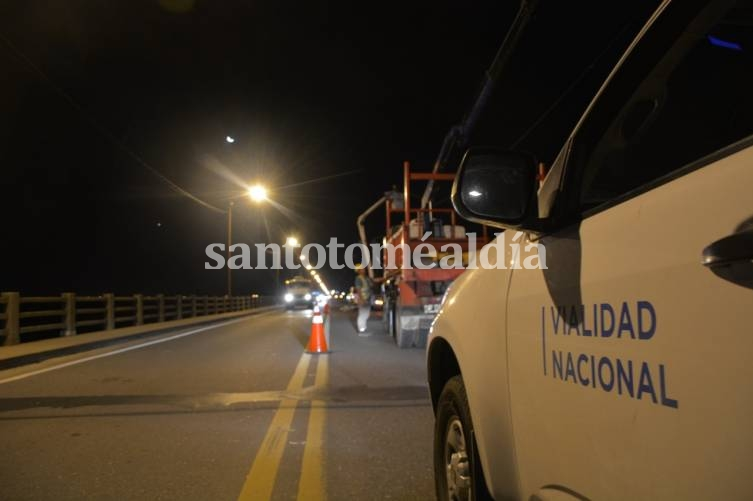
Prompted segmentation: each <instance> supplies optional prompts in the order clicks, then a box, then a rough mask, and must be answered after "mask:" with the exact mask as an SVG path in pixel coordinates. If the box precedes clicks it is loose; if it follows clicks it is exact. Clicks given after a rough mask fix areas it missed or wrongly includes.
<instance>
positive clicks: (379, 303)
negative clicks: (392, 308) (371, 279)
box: [374, 298, 384, 306]
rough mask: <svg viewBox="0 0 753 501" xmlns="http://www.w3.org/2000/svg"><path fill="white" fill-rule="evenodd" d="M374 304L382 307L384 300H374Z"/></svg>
mask: <svg viewBox="0 0 753 501" xmlns="http://www.w3.org/2000/svg"><path fill="white" fill-rule="evenodd" d="M374 304H375V305H377V306H382V305H383V304H384V299H382V298H377V299H375V300H374Z"/></svg>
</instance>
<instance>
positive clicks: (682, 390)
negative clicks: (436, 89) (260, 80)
mask: <svg viewBox="0 0 753 501" xmlns="http://www.w3.org/2000/svg"><path fill="white" fill-rule="evenodd" d="M752 90H753V6H752V5H751V2H747V1H746V2H741V1H736V2H729V1H726V2H725V1H711V2H708V1H695V0H682V1H679V0H674V1H671V2H670V1H663V2H660V3H659V6H658V9H657V10H656V11H655V12H654V14H653V15H652V16H651V17H650V19H649V20H648V22H647V23H646V24H645V26H644V27H643V28H642V30H640V32H639V34H638V36H637V37H636V38H635V40H634V41H633V42H632V43H631V44H630V45H629V47H628V49H627V50H626V52H625V53H624V54H623V56H622V57H621V58H620V59H619V62H618V63H617V64H616V66H615V67H614V69H613V70H612V72H611V73H610V74H609V76H608V78H607V79H606V81H605V82H604V84H603V85H602V86H601V88H600V89H599V91H598V93H597V94H596V95H595V97H594V98H593V100H592V101H591V104H590V105H589V106H588V107H587V109H586V111H585V113H584V114H583V116H582V117H581V119H580V120H579V122H578V123H577V125H576V127H575V129H574V130H573V131H572V133H571V134H570V136H569V138H568V139H567V141H566V142H565V144H564V145H562V149H561V152H560V154H559V155H558V156H557V158H556V160H555V161H554V162H553V163H552V165H551V166H550V168H549V169H548V171H547V174H546V177H545V178H544V179H543V180H542V179H540V178H537V171H538V169H537V161H536V159H535V158H534V157H532V156H531V155H529V154H524V153H520V152H515V151H501V150H495V149H492V148H483V149H477V148H476V149H475V148H471V149H470V150H468V152H467V153H466V154H465V157H464V159H463V162H462V164H461V167H460V170H459V172H458V175H457V179H456V180H455V185H454V188H453V203H454V204H455V207H456V209H457V210H458V212H459V213H460V214H461V215H462V216H464V217H466V218H467V219H470V220H472V221H475V222H479V223H483V224H488V225H492V226H495V227H497V228H504V229H507V230H508V231H506V232H505V233H503V235H505V237H506V239H507V241H508V242H510V241H513V240H515V239H517V241H518V242H519V246H517V247H516V246H511V245H506V246H504V247H502V249H504V250H502V251H500V252H501V253H502V254H500V253H499V252H496V251H493V252H491V253H490V254H494V255H496V258H497V260H498V261H497V262H498V263H500V264H501V265H502V266H497V267H495V268H492V269H477V270H471V271H468V272H466V273H464V274H463V275H462V276H461V277H460V278H459V279H457V280H456V281H455V282H454V283H453V284H452V286H451V288H450V290H449V291H448V292H447V293H446V295H445V297H444V299H443V303H442V308H441V310H440V313H439V314H438V316H437V317H436V319H435V321H434V323H433V325H432V328H431V332H430V335H429V342H428V347H427V365H428V379H429V385H430V389H431V396H432V402H433V405H434V410H435V415H436V427H435V453H434V464H435V477H436V487H437V495H438V498H439V499H441V500H471V499H476V500H478V499H489V498H494V499H497V500H501V499H526V500H527V499H531V500H565V499H567V500H582V499H626V500H638V499H682V500H689V499H753V476H752V475H751V472H753V328H752V327H751V325H752V323H753V136H751V134H753V91H752ZM533 153H535V152H533ZM498 238H501V237H498ZM531 243H535V244H538V246H534V245H529V244H531ZM526 248H527V249H528V253H529V254H531V253H535V254H536V255H537V256H538V257H539V258H540V259H539V261H541V264H545V266H546V268H543V266H541V267H539V268H538V269H526V268H525V267H523V266H505V265H510V264H511V263H516V262H520V257H521V256H516V255H514V253H515V252H516V249H520V250H521V252H525V251H526ZM529 257H530V256H529ZM511 268H512V269H511Z"/></svg>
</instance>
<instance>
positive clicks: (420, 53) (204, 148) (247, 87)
mask: <svg viewBox="0 0 753 501" xmlns="http://www.w3.org/2000/svg"><path fill="white" fill-rule="evenodd" d="M558 3H560V4H563V3H564V2H558ZM601 3H607V4H609V2H601ZM594 5H598V3H596V2H595V3H594ZM592 7H593V6H592ZM600 9H601V11H598V12H596V13H595V15H596V16H600V17H597V18H598V19H600V22H599V25H598V28H597V29H596V31H597V34H596V35H594V36H593V37H591V36H590V35H589V36H585V35H582V33H581V31H580V30H579V29H578V27H577V25H571V26H569V27H568V29H567V30H562V28H561V22H560V21H561V20H557V23H558V24H559V25H560V28H559V29H560V32H558V33H552V34H551V35H550V38H548V39H543V41H542V42H540V43H537V44H534V45H535V47H536V50H538V53H537V56H536V59H530V58H525V59H521V60H520V61H521V62H519V64H518V65H519V67H520V68H522V69H525V70H528V72H529V74H528V76H527V77H526V78H527V80H525V82H526V83H525V84H521V83H519V82H518V83H516V81H515V80H513V79H510V80H506V89H505V92H506V93H507V94H508V95H514V96H515V99H513V101H515V102H516V103H517V105H516V106H514V107H513V108H511V109H510V110H509V113H508V114H507V115H504V114H502V115H504V116H505V119H504V120H500V119H498V120H497V121H496V123H498V124H499V123H504V125H498V127H492V126H490V125H489V123H488V122H489V121H488V120H487V123H486V125H485V127H486V129H485V130H486V131H487V134H486V137H485V142H489V138H490V137H493V136H494V135H502V132H504V133H505V134H506V135H507V136H509V137H513V136H515V135H516V134H517V133H519V132H521V131H525V130H526V129H527V128H528V127H529V126H530V124H531V123H532V122H533V121H534V119H535V118H536V116H538V115H540V113H541V112H542V111H543V110H546V109H547V107H548V106H549V105H550V104H551V102H552V101H554V100H555V99H556V97H557V96H558V95H559V94H560V93H561V92H562V91H563V90H564V89H566V88H568V86H569V85H570V84H571V83H572V81H573V80H574V78H575V77H576V76H577V75H579V74H580V72H581V71H582V68H583V67H584V66H586V65H587V64H588V63H590V62H591V61H592V60H593V58H594V57H596V56H597V55H599V54H601V53H602V51H603V50H604V47H605V45H604V41H603V39H609V38H610V37H611V36H612V34H614V33H615V26H618V25H621V23H624V22H625V16H624V15H625V11H626V9H627V8H626V7H619V8H616V7H613V6H611V5H608V6H606V7H604V6H601V7H600ZM620 9H622V10H620ZM516 10H517V3H516V2H432V3H426V4H424V3H416V4H408V3H405V4H403V3H400V4H385V3H371V4H359V3H352V2H347V3H346V2H343V3H341V4H335V3H323V2H322V3H320V2H295V3H293V2H270V1H256V2H248V1H246V2H241V1H218V0H213V1H208V0H195V1H190V0H161V1H158V0H142V1H112V2H96V1H86V0H68V1H65V2H60V1H58V0H28V1H17V2H2V4H0V35H2V39H1V40H0V65H2V78H1V79H0V109H1V110H2V116H3V119H2V121H0V169H2V176H1V179H2V184H3V186H2V194H1V195H0V200H2V201H1V202H0V203H1V205H0V207H2V220H3V224H2V238H1V241H2V244H1V245H2V247H1V248H0V249H1V250H0V252H1V261H0V289H2V290H6V291H9V290H19V291H21V292H22V294H57V293H60V292H62V291H69V290H70V291H76V292H79V293H87V294H88V293H101V292H108V291H113V292H116V293H122V294H126V293H134V292H143V293H157V292H164V293H167V294H170V293H173V294H174V293H178V292H180V293H187V294H190V293H201V294H204V293H209V294H221V293H223V292H224V288H225V272H224V271H205V270H204V262H205V261H206V257H205V255H204V248H205V247H206V245H207V244H209V243H213V242H224V241H225V231H226V230H225V228H226V226H225V224H226V222H225V221H226V220H225V215H224V214H221V213H217V212H215V211H213V210H210V209H208V208H206V207H203V206H202V205H200V204H198V203H196V202H195V201H193V200H191V199H190V198H188V197H186V196H184V195H181V194H179V193H177V192H176V191H175V190H174V189H171V187H170V186H169V185H168V184H167V183H166V182H165V181H164V180H163V179H160V177H159V176H158V175H156V174H155V172H154V170H156V171H158V172H159V173H161V175H163V176H165V177H166V178H168V179H169V180H171V181H172V182H174V183H176V184H177V185H179V186H181V187H182V188H184V189H186V190H187V191H189V192H190V193H192V194H194V195H196V196H197V197H199V198H201V199H202V200H205V201H207V202H209V203H210V204H211V205H213V206H216V207H219V208H222V209H224V208H226V207H227V205H228V203H229V201H231V200H235V202H236V205H235V210H234V216H235V225H234V233H235V241H242V242H246V243H249V244H253V243H256V242H263V241H264V242H266V241H277V242H280V243H281V242H282V241H283V239H284V237H285V235H288V234H295V235H297V236H298V237H299V238H300V239H301V240H302V241H303V242H304V243H306V242H320V243H326V242H327V241H328V239H329V238H330V237H337V238H338V239H339V240H340V241H342V242H344V243H346V244H348V243H352V242H355V241H356V239H357V234H356V229H355V218H356V216H357V215H358V214H359V213H360V212H361V211H362V210H364V209H365V208H366V207H368V206H369V205H370V204H371V203H372V202H373V201H374V200H376V199H377V198H378V197H379V196H380V195H381V194H382V192H383V191H385V190H387V189H389V188H390V187H391V186H392V185H393V184H397V185H399V184H400V182H401V164H402V161H403V160H410V161H411V162H412V163H413V164H414V166H415V167H416V168H417V169H420V170H430V169H431V167H432V165H433V162H434V160H435V158H436V156H437V153H438V152H439V148H440V146H441V143H442V139H443V137H444V135H445V133H446V132H447V131H448V130H449V128H450V127H451V126H452V125H454V124H456V123H458V122H459V121H460V120H461V119H462V117H463V115H464V114H465V113H466V112H467V111H468V110H469V109H470V107H471V105H472V104H473V102H474V99H475V97H476V94H477V92H478V90H479V88H480V85H481V82H482V79H483V76H484V72H485V70H486V69H487V68H488V67H489V65H490V63H491V61H492V59H493V57H494V55H495V53H496V51H497V49H498V48H499V46H500V44H501V42H502V40H503V38H504V35H505V33H506V30H507V28H508V27H509V25H510V23H511V21H512V19H513V16H514V14H515V11H516ZM574 14H575V15H574V19H578V13H574ZM558 15H559V14H558ZM556 17H557V16H554V17H552V19H556ZM580 19H581V21H582V22H583V23H586V20H585V19H584V18H583V17H582V16H581V17H580ZM557 23H555V25H556V24H557ZM599 37H601V38H599ZM564 41H568V42H569V43H570V45H568V43H564ZM548 64H557V65H559V66H557V67H555V69H556V71H555V72H551V71H550V70H551V68H550V70H547V68H548V66H547V65H548ZM598 69H599V68H598V65H597V70H598ZM599 71H603V69H601V70H599ZM553 74H555V75H557V78H553V77H552V75H553ZM597 81H599V79H598V78H596V77H594V78H592V79H590V80H586V81H585V83H584V84H583V86H584V89H585V90H584V89H580V88H578V89H576V92H574V93H573V95H575V96H576V98H575V99H573V100H572V101H573V103H574V104H572V105H570V107H569V108H567V110H568V113H563V115H562V117H560V118H557V119H555V120H553V121H552V122H551V123H552V124H554V125H552V126H545V127H543V129H542V130H543V131H544V133H545V135H546V136H547V138H550V139H551V138H559V137H560V136H562V135H563V134H564V131H566V130H567V129H568V127H570V126H571V124H572V122H573V120H574V119H573V118H572V117H573V116H576V115H577V113H575V112H574V110H577V109H580V108H581V107H582V106H583V105H584V103H585V102H586V101H585V100H584V97H582V96H587V95H588V92H589V91H588V89H592V88H593V87H594V85H596V84H595V82H597ZM578 95H580V96H581V98H580V99H578V98H577V96H578ZM526 100H528V102H530V103H535V106H528V107H526V106H523V105H522V104H521V102H526ZM499 106H502V105H499ZM500 116H501V115H500ZM481 128H482V130H483V129H484V125H483V124H482V126H481ZM488 131H495V132H494V134H492V135H491V136H490V135H489V133H488ZM480 134H481V133H480ZM226 135H231V136H233V137H234V138H235V139H236V142H235V143H234V144H232V145H231V144H227V143H226V142H225V136H226ZM495 142H496V141H495ZM508 142H509V141H508ZM333 176H334V177H333ZM325 178H326V179H325ZM234 180H235V181H234ZM254 181H260V182H263V183H264V184H266V185H267V186H268V187H269V188H270V190H271V193H270V196H271V197H272V198H273V199H274V200H275V201H276V202H277V203H278V204H280V205H281V206H283V207H284V208H285V210H282V211H281V210H279V209H277V208H275V207H274V206H273V205H269V204H268V205H266V206H263V207H260V206H255V205H252V204H251V203H249V202H248V201H247V199H244V198H243V197H242V192H241V187H240V183H251V182H254ZM382 224H383V223H382V222H381V221H380V220H376V221H375V222H374V224H373V229H372V236H373V237H377V236H379V235H377V234H376V233H377V232H378V229H380V228H381V225H382ZM351 273H352V272H349V271H345V272H339V273H333V272H327V271H326V270H325V271H324V277H325V280H326V281H327V282H328V283H329V284H330V285H331V286H334V287H337V288H344V287H347V286H349V285H350V281H351V278H352V275H351ZM273 276H274V275H273V274H271V273H269V272H263V271H240V272H236V275H235V279H234V280H235V291H236V292H238V293H247V292H260V293H271V292H272V291H273V289H274V287H273V281H272V278H273Z"/></svg>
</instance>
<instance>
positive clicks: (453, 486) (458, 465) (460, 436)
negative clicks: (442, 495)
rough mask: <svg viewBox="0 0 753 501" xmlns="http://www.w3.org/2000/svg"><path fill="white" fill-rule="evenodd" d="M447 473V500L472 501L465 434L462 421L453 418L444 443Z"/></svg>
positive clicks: (448, 426)
mask: <svg viewBox="0 0 753 501" xmlns="http://www.w3.org/2000/svg"><path fill="white" fill-rule="evenodd" d="M444 458H445V472H446V475H447V499H449V500H451V501H470V499H471V475H470V471H471V468H470V463H469V462H468V449H467V448H466V440H465V432H464V431H463V423H461V422H460V419H459V418H457V417H453V418H452V420H451V421H450V423H449V424H448V425H447V433H446V434H445V442H444Z"/></svg>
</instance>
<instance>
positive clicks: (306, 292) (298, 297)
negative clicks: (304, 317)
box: [283, 277, 318, 310]
mask: <svg viewBox="0 0 753 501" xmlns="http://www.w3.org/2000/svg"><path fill="white" fill-rule="evenodd" d="M317 296H318V293H317V287H316V286H315V285H314V283H313V282H312V281H311V280H308V279H306V278H303V277H295V278H291V279H290V280H286V281H285V294H284V295H283V300H284V301H285V309H286V310H292V309H293V308H299V307H305V308H309V309H312V308H313V307H314V304H315V303H316V297H317Z"/></svg>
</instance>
